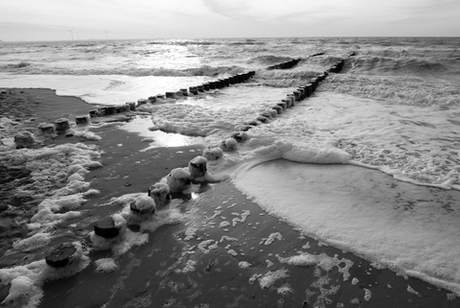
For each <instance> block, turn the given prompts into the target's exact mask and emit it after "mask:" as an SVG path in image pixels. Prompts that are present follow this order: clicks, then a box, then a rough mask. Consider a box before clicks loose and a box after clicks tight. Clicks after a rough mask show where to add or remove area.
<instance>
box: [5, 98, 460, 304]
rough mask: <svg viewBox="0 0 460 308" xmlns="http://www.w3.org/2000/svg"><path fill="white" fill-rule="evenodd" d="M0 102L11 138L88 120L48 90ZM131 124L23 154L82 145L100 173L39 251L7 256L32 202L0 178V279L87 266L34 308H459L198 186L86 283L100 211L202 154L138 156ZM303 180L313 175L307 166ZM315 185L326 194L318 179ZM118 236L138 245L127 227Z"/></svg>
mask: <svg viewBox="0 0 460 308" xmlns="http://www.w3.org/2000/svg"><path fill="white" fill-rule="evenodd" d="M0 99H1V101H0V108H1V109H0V111H1V114H2V116H8V117H10V118H11V119H13V120H14V121H16V123H17V125H16V127H17V129H23V128H27V129H30V130H32V129H34V128H35V127H36V126H37V124H38V123H41V122H51V123H52V122H53V121H54V120H56V119H58V118H62V117H65V118H68V119H70V120H73V119H74V118H75V116H76V115H81V114H86V113H88V112H89V110H91V109H94V106H92V105H88V104H86V103H85V102H84V101H82V100H80V99H78V98H76V97H68V96H57V95H56V94H55V92H54V91H52V90H49V89H3V90H2V92H1V96H0ZM135 116H137V117H145V118H148V117H149V115H148V114H145V113H141V112H138V113H136V112H127V113H124V114H123V115H117V117H118V118H117V117H115V116H114V117H113V121H110V122H112V123H110V124H107V125H102V126H95V127H94V128H91V131H92V132H94V133H95V134H97V135H98V136H100V137H101V138H100V140H88V139H85V138H82V137H76V136H72V137H66V136H63V135H61V136H57V137H56V138H51V139H47V140H45V141H43V142H42V143H41V144H37V145H35V146H34V148H40V147H53V146H57V145H62V144H66V143H77V142H82V143H84V144H93V145H95V146H96V147H97V148H98V149H100V150H102V153H103V154H102V156H101V161H100V162H101V164H102V167H100V168H95V169H91V170H90V172H89V173H88V174H87V175H86V176H85V180H87V181H89V182H90V188H91V189H96V190H98V191H99V192H100V193H99V194H97V195H93V196H90V197H88V201H87V202H85V203H84V204H83V205H82V207H81V208H79V210H80V211H82V213H83V214H82V215H81V216H79V217H77V218H73V219H69V220H66V221H64V222H62V223H60V224H58V225H57V226H56V230H55V234H56V235H57V236H55V237H54V238H53V239H52V241H51V242H49V243H48V244H47V245H45V246H44V247H40V248H37V249H35V250H33V251H26V252H21V251H12V250H11V249H12V247H13V246H12V245H13V243H14V242H15V241H17V240H19V239H22V238H25V237H27V236H28V235H27V234H28V232H27V230H26V228H25V226H24V224H25V223H27V222H28V220H29V219H30V218H31V217H32V216H33V215H34V214H35V212H36V206H37V204H38V201H39V200H33V199H31V200H22V199H17V198H16V199H15V198H14V192H15V189H16V188H17V186H18V185H22V184H25V183H27V181H28V179H29V178H30V175H29V174H28V173H27V171H26V170H19V168H16V169H15V170H12V169H11V168H9V169H8V168H6V169H2V173H3V170H5V176H3V174H2V189H1V191H0V193H1V195H0V197H1V199H2V200H3V201H2V202H3V203H2V212H1V213H0V231H1V232H2V235H1V250H0V252H1V253H2V256H1V257H0V266H1V268H7V267H12V266H18V265H23V264H27V263H30V262H32V261H37V260H41V259H43V258H44V255H45V254H46V252H47V251H48V250H49V249H50V247H52V246H53V245H55V244H57V243H60V242H64V241H69V240H70V241H75V240H76V241H80V242H82V243H83V246H84V247H85V248H86V249H87V250H88V251H89V258H90V260H91V263H90V264H89V265H88V266H87V267H86V268H85V269H83V270H82V271H81V272H79V273H77V274H76V275H74V276H71V277H69V278H63V279H59V280H55V281H50V282H46V283H45V284H44V285H43V291H44V296H43V298H42V301H41V304H40V306H39V307H47V308H52V307H81V308H83V307H104V308H108V307H427V308H428V307H459V306H460V300H459V299H458V298H457V297H455V295H453V294H452V293H451V292H449V291H446V290H443V289H439V288H437V287H435V286H432V285H430V284H428V283H426V282H423V281H421V280H419V279H415V278H411V277H407V276H401V275H397V274H396V273H394V272H392V271H390V270H388V269H379V268H376V267H375V266H373V265H372V264H370V263H369V262H368V261H366V260H364V259H362V258H360V257H358V256H356V255H354V254H351V253H348V252H343V251H341V250H339V249H336V248H334V247H331V246H328V245H326V244H324V243H322V242H321V241H318V240H317V239H314V238H312V237H309V236H307V235H304V234H301V232H299V230H298V229H296V228H295V227H293V226H290V225H288V224H287V223H285V222H284V221H282V220H280V219H278V218H277V217H275V216H273V215H270V214H269V213H267V212H266V211H264V210H263V209H261V208H260V207H259V206H258V205H257V204H256V203H255V202H253V201H252V200H251V199H249V198H247V197H246V196H245V195H243V194H242V193H241V192H240V191H239V190H238V189H236V188H235V186H234V185H233V184H232V183H231V182H230V181H225V182H222V183H213V184H202V185H201V187H200V188H199V190H198V191H196V192H194V193H193V194H191V195H183V194H177V195H174V199H173V201H172V205H171V206H174V207H175V209H176V210H177V212H178V213H181V214H183V217H184V218H183V219H182V220H181V221H180V222H177V223H175V224H171V225H163V226H161V227H159V228H158V229H156V230H155V231H153V232H147V231H144V232H145V233H147V234H148V242H147V243H145V244H143V245H140V246H139V247H132V248H131V249H129V250H128V251H127V252H126V253H124V254H121V255H120V256H117V257H116V261H117V264H118V269H117V270H114V271H111V272H108V273H97V272H96V271H95V266H94V261H96V260H98V259H101V258H109V257H112V252H111V251H110V250H107V251H96V250H93V249H92V243H91V241H90V239H89V235H90V233H91V232H92V231H93V225H94V223H95V222H96V221H98V220H100V219H101V218H103V217H105V216H107V215H110V214H113V213H115V212H117V211H120V210H121V209H120V207H119V205H116V204H109V203H110V200H111V199H112V198H117V197H120V196H122V195H126V194H130V193H146V192H147V190H148V188H149V186H150V185H152V184H154V183H156V182H157V181H159V180H160V179H161V178H162V177H164V176H166V175H167V174H168V172H169V171H171V170H172V169H174V168H178V167H185V166H187V164H188V162H189V161H190V160H191V159H193V158H194V157H196V156H198V155H200V154H201V153H202V151H203V148H204V145H200V144H197V145H190V146H182V147H154V148H149V149H146V148H147V147H148V143H147V142H146V141H145V140H144V139H143V138H142V137H140V136H138V135H137V134H135V133H129V132H127V131H126V130H123V129H120V128H119V126H120V125H122V124H123V123H125V122H126V121H129V119H130V118H132V117H135ZM107 122H109V121H107ZM18 151H19V150H18ZM0 164H2V163H1V161H0ZM1 167H2V168H3V166H1ZM313 168H316V169H315V171H314V172H322V171H321V170H318V166H314V167H313ZM344 168H355V169H353V171H354V172H357V173H359V176H358V177H364V178H368V179H370V178H372V179H373V180H374V181H381V177H386V178H385V181H386V182H384V183H382V185H386V186H388V187H392V186H393V185H394V186H395V187H396V186H397V185H399V184H398V183H399V182H398V181H397V180H395V179H393V178H391V177H389V176H386V175H384V174H379V175H378V176H377V177H375V176H373V175H372V174H375V171H371V170H367V169H360V168H357V167H351V166H345V167H344ZM312 170H313V169H312ZM335 175H336V174H335V173H331V174H330V175H329V177H330V178H331V177H334V176H335ZM324 177H325V178H324V179H322V180H323V181H324V183H327V181H328V178H327V177H328V173H327V172H325V173H324ZM330 178H329V179H330ZM5 179H6V180H5ZM379 184H380V182H379ZM375 185H378V184H375ZM318 186H321V183H318ZM435 190H436V189H433V193H434V197H433V200H434V201H436V198H437V196H436V194H435ZM402 198H404V196H402ZM438 198H441V197H438ZM446 198H448V197H446ZM103 204H106V205H104V206H101V205H103ZM107 204H108V205H107ZM408 204H410V203H408ZM130 229H131V230H132V232H133V233H134V234H137V233H140V232H139V230H136V227H135V226H132V227H131V228H130ZM7 251H9V253H6V252H7ZM11 251H12V252H11ZM312 255H313V257H312ZM292 256H303V258H300V257H299V258H297V259H295V258H290V257H292ZM308 258H310V259H308ZM312 258H313V259H312ZM308 260H310V262H307V261H308ZM8 290H9V286H7V285H3V286H2V287H1V289H0V302H1V301H2V300H3V299H4V298H5V297H6V296H7V295H8Z"/></svg>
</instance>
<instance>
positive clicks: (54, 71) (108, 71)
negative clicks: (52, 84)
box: [0, 62, 247, 77]
mask: <svg viewBox="0 0 460 308" xmlns="http://www.w3.org/2000/svg"><path fill="white" fill-rule="evenodd" d="M0 68H1V69H2V71H4V72H8V73H15V74H29V75H76V76H83V75H126V76H133V77H141V76H158V77H160V76H172V77H189V76H209V77H215V76H219V75H235V74H240V73H243V72H245V71H247V69H245V68H243V67H239V66H216V67H214V66H208V65H203V66H200V67H195V68H186V69H168V68H132V67H119V68H82V69H78V68H61V67H51V68H50V67H48V68H46V67H35V66H31V65H30V63H27V62H21V63H17V64H8V65H4V66H0Z"/></svg>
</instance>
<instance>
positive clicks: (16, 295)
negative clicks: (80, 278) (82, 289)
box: [0, 242, 90, 308]
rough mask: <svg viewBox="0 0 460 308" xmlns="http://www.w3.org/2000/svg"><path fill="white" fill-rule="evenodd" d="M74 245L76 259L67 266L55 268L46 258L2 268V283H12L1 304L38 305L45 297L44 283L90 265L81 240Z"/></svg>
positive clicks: (14, 307)
mask: <svg viewBox="0 0 460 308" xmlns="http://www.w3.org/2000/svg"><path fill="white" fill-rule="evenodd" d="M73 245H74V246H75V248H76V249H77V251H76V259H75V260H74V261H73V262H72V263H70V264H69V265H67V266H65V267H61V268H54V267H51V266H49V265H48V264H46V261H45V260H40V261H35V262H32V263H29V264H26V265H20V266H16V267H11V268H2V269H0V279H1V281H2V283H3V284H11V288H10V291H9V293H8V296H7V297H6V298H5V299H4V300H3V302H1V303H0V304H1V305H4V306H5V307H12V308H16V307H17V308H19V307H27V308H35V307H38V305H39V304H40V301H41V298H42V297H43V290H42V289H41V288H42V285H43V283H45V282H46V281H50V280H56V279H60V278H65V277H70V276H73V275H75V274H76V273H78V272H80V271H82V270H83V269H84V268H86V267H87V266H88V265H89V263H90V261H89V257H88V256H87V254H88V253H87V252H86V251H84V250H83V247H82V245H81V244H80V243H79V242H74V243H73Z"/></svg>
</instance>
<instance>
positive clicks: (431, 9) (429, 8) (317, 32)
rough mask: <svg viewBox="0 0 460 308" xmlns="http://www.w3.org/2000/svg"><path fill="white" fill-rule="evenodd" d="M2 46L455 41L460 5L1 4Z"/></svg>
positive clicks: (272, 1) (255, 0)
mask: <svg viewBox="0 0 460 308" xmlns="http://www.w3.org/2000/svg"><path fill="white" fill-rule="evenodd" d="M0 12H1V14H0V40H3V41H43V40H72V39H73V40H86V39H154V38H222V37H299V36H300V37H318V36H460V21H459V20H460V0H385V1H383V0H161V1H160V0H0Z"/></svg>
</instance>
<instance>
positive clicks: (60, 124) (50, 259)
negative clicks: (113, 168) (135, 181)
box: [45, 60, 344, 268]
mask: <svg viewBox="0 0 460 308" xmlns="http://www.w3.org/2000/svg"><path fill="white" fill-rule="evenodd" d="M343 64H344V61H343V60H341V61H338V62H337V63H336V64H334V65H333V66H331V67H330V68H329V69H328V70H327V71H325V72H324V73H321V74H319V75H318V76H316V77H315V78H314V79H312V80H311V81H310V82H308V83H306V84H304V85H301V86H299V87H298V88H297V89H296V90H295V91H293V92H292V93H290V94H287V95H286V97H285V98H283V99H281V100H280V102H278V103H276V104H275V105H273V106H272V107H271V109H270V110H269V111H266V112H263V113H261V114H260V115H259V116H258V117H257V118H256V119H254V120H253V121H250V122H249V123H245V124H244V125H243V126H242V127H241V130H240V131H239V132H235V133H234V134H233V135H232V136H231V138H233V139H235V141H236V142H244V141H245V140H246V138H242V137H241V136H243V135H244V134H245V132H246V131H248V130H249V129H251V128H253V127H255V126H257V125H260V124H263V123H268V122H269V119H271V118H274V117H276V115H278V114H281V113H283V111H284V110H285V109H287V108H292V107H294V106H295V105H296V103H297V102H300V101H302V100H304V99H306V98H308V97H310V96H311V95H312V94H313V93H314V92H315V90H316V88H317V87H318V85H319V84H320V83H321V82H322V81H323V80H324V79H326V77H327V76H328V75H329V74H330V73H338V72H340V71H341V70H342V68H343ZM254 74H255V72H249V73H246V74H240V75H239V76H240V77H238V78H232V77H229V78H226V79H224V80H220V81H218V83H208V86H209V90H211V89H213V88H217V89H220V88H222V87H225V86H229V85H231V84H234V83H238V82H244V81H246V80H248V79H249V78H251V77H252V76H254ZM211 84H212V85H211ZM208 86H205V85H203V87H202V88H201V86H197V87H190V88H189V91H187V95H190V94H189V93H192V94H193V95H197V94H199V92H203V91H207V90H208ZM195 89H196V90H195ZM200 89H202V90H200ZM184 92H185V91H184ZM181 94H182V95H184V93H182V90H181ZM165 97H167V96H166V95H165ZM173 97H174V96H172V95H171V94H169V97H168V98H173ZM161 98H162V97H158V96H155V99H153V97H149V99H147V100H145V101H144V100H143V101H142V102H143V103H148V102H150V103H152V102H155V101H156V100H158V99H161ZM136 106H137V104H136V103H131V102H130V103H126V104H124V105H120V106H105V107H100V108H98V109H95V110H92V111H90V113H89V115H87V116H84V118H86V119H88V118H89V117H98V116H104V115H111V114H116V113H119V112H124V111H130V110H131V111H132V110H136ZM82 119H83V117H77V118H76V121H77V122H76V124H84V121H83V120H82ZM54 125H55V129H57V130H59V131H65V130H66V129H68V127H70V126H69V123H68V120H67V121H64V120H62V119H61V120H58V121H56V122H55V124H54ZM104 221H105V223H103V224H102V225H103V227H102V226H101V224H95V225H94V231H95V233H96V234H97V235H99V236H103V237H106V238H107V239H111V238H113V237H114V236H117V235H118V234H119V232H118V231H119V230H115V229H117V227H116V226H115V224H114V222H113V219H110V218H107V219H106V220H104ZM108 231H111V232H108ZM112 231H113V232H112ZM74 246H75V245H74V244H72V243H63V244H59V245H57V246H55V247H53V249H52V250H50V251H49V253H48V254H47V255H46V257H45V260H46V263H47V264H48V265H50V266H52V267H57V268H59V267H64V266H66V265H68V264H69V263H71V261H72V257H73V256H74V255H75V253H76V248H75V247H74Z"/></svg>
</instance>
